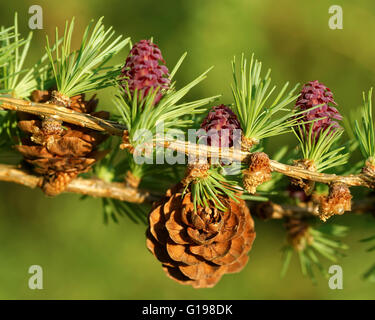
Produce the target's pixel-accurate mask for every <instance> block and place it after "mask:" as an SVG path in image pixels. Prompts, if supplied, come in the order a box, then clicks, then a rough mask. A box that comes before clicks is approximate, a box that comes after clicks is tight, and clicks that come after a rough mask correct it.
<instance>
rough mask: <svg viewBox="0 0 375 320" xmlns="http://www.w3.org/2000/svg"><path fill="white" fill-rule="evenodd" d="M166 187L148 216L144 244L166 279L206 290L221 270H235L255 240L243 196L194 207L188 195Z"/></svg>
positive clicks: (212, 284) (246, 255) (179, 187)
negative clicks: (218, 205) (217, 205)
mask: <svg viewBox="0 0 375 320" xmlns="http://www.w3.org/2000/svg"><path fill="white" fill-rule="evenodd" d="M178 189H179V190H176V188H174V189H173V190H169V191H168V192H167V195H166V196H165V198H164V199H163V200H161V201H160V202H158V203H156V204H155V205H154V207H153V209H152V211H151V213H150V214H149V228H148V230H147V234H146V235H147V247H148V249H149V250H150V251H151V253H152V254H153V255H154V256H155V257H156V258H157V259H158V260H159V261H160V262H161V263H162V266H163V270H164V271H165V272H166V274H167V276H168V277H170V278H171V279H173V280H175V281H177V282H179V283H181V284H185V285H191V286H193V287H194V288H210V287H213V286H215V284H216V283H217V282H218V281H219V280H220V279H221V277H222V276H223V275H224V274H226V273H236V272H239V271H241V270H242V269H243V268H244V267H245V265H246V263H247V261H248V259H249V257H248V253H249V251H250V250H251V247H252V244H253V241H254V239H255V231H254V221H253V219H252V217H251V215H250V212H249V209H248V208H247V206H246V203H245V202H244V201H243V200H239V203H237V202H235V201H234V200H232V199H226V201H225V202H226V208H227V210H226V211H225V212H222V211H218V210H217V209H216V208H215V207H205V208H203V207H199V206H198V208H197V210H196V211H195V210H194V203H193V200H192V198H191V197H192V196H191V194H190V193H187V194H185V195H184V196H183V195H182V194H181V193H180V192H181V190H182V189H183V188H181V184H180V185H178Z"/></svg>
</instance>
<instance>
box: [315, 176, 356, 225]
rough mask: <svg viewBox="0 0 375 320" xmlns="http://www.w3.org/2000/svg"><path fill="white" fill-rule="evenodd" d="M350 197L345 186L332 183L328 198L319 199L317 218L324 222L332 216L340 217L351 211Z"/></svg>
mask: <svg viewBox="0 0 375 320" xmlns="http://www.w3.org/2000/svg"><path fill="white" fill-rule="evenodd" d="M351 199H352V195H351V194H350V190H349V188H348V186H347V185H346V184H343V183H333V184H332V185H330V188H329V194H328V196H326V197H325V196H323V197H321V199H320V206H319V217H320V219H321V220H322V221H326V220H327V219H329V218H330V217H331V216H333V215H342V214H343V213H344V212H345V211H350V210H351Z"/></svg>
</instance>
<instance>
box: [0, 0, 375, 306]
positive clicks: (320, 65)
mask: <svg viewBox="0 0 375 320" xmlns="http://www.w3.org/2000/svg"><path fill="white" fill-rule="evenodd" d="M33 4H39V5H41V6H42V8H43V15H44V30H38V31H35V32H34V41H33V45H32V48H31V53H30V56H29V57H30V65H31V64H32V63H34V62H35V61H36V59H37V58H38V56H40V54H41V52H43V50H44V43H45V34H46V33H47V34H49V35H50V36H52V35H53V31H54V28H55V26H59V27H63V25H64V22H65V20H66V19H70V18H71V17H72V16H75V17H76V22H77V28H76V32H77V33H76V34H77V36H76V38H75V39H76V41H77V44H78V41H79V39H80V37H81V34H82V30H83V28H84V27H85V25H86V24H87V23H88V22H89V20H90V19H92V18H95V19H96V18H99V17H100V16H102V15H103V16H105V20H104V22H105V24H106V25H113V26H114V28H115V30H117V31H118V32H119V33H123V34H124V35H125V36H131V37H132V39H133V41H134V42H135V41H138V40H140V39H143V38H149V37H151V36H153V37H154V41H155V42H156V43H157V44H158V45H159V46H160V48H161V50H162V51H163V55H164V58H165V59H166V61H167V65H168V66H169V67H172V66H173V65H174V64H175V63H176V61H177V59H178V58H179V56H180V55H181V54H182V53H183V52H184V51H188V53H189V55H188V58H187V60H186V61H185V63H184V65H183V67H182V68H181V70H180V72H179V74H178V77H177V80H178V82H179V83H180V84H183V83H186V82H187V81H189V80H191V79H192V78H193V77H195V76H197V75H198V74H199V73H201V72H203V71H204V70H206V69H207V68H208V67H209V66H211V65H214V66H215V68H214V69H213V70H212V71H211V72H210V74H209V77H208V79H207V80H205V81H204V83H203V84H201V85H200V86H199V87H198V88H196V89H195V90H194V92H193V94H192V95H191V96H192V97H194V98H199V97H203V96H209V95H215V94H218V93H222V94H223V98H222V102H224V103H225V102H231V93H230V83H231V69H230V60H231V58H232V56H233V55H235V54H236V55H239V54H241V53H242V52H246V53H248V54H251V53H252V52H255V54H256V56H257V57H259V58H260V59H261V60H262V61H263V63H264V66H265V67H271V68H272V77H273V80H274V82H275V83H276V84H278V85H281V84H282V83H283V82H285V81H290V82H291V83H292V84H294V83H297V82H300V83H305V82H307V81H310V80H316V79H318V80H320V81H321V82H323V83H324V84H326V85H327V86H328V87H330V88H331V90H332V91H333V92H334V95H335V99H336V101H337V102H338V103H339V106H340V110H341V112H342V113H343V114H344V115H346V116H349V115H350V114H351V113H353V112H354V113H356V110H358V109H357V108H358V106H359V104H360V103H361V93H362V91H363V90H367V89H368V88H369V87H370V86H372V85H374V84H375V81H374V75H375V59H374V56H375V42H374V41H373V35H374V32H375V19H374V17H375V2H374V1H373V0H362V1H360V2H356V3H355V2H353V1H350V0H346V1H343V0H337V1H334V3H333V2H332V1H323V0H322V1H299V0H284V1H276V0H221V1H217V0H205V1H202V0H189V1H187V0H185V1H176V0H159V1H154V0H138V1H132V0H106V1H99V0H91V1H86V0H81V1H73V0H64V1H37V2H35V1H26V0H24V1H20V0H15V1H12V2H9V1H7V2H6V1H1V2H0V19H1V20H0V21H1V24H4V25H10V24H12V21H13V14H14V11H18V13H19V21H20V27H21V31H23V32H24V34H25V33H26V32H28V30H27V21H28V18H29V15H28V8H29V6H30V5H33ZM332 4H338V5H341V6H342V8H343V13H344V29H343V30H331V29H329V27H328V19H329V17H330V15H329V13H328V8H329V7H330V6H331V5H332ZM125 57H126V52H124V53H123V56H121V57H118V58H117V62H122V61H124V60H125ZM110 95H111V93H110V92H102V93H100V95H99V96H100V98H101V103H100V105H101V106H102V107H103V108H107V109H110V108H111V104H110ZM287 142H288V143H291V144H293V145H294V144H295V141H294V139H293V137H292V136H291V135H290V136H283V137H276V138H273V139H272V140H271V141H270V143H269V145H270V146H271V148H272V146H274V149H277V148H278V146H280V145H281V144H284V143H287ZM332 219H333V221H334V222H337V223H339V224H342V225H350V226H351V232H350V234H349V236H348V238H347V242H348V243H349V245H350V250H349V252H348V253H349V257H347V258H344V259H343V260H342V261H340V265H341V266H342V267H343V270H344V289H343V290H330V289H329V287H328V282H327V280H326V279H324V278H322V277H320V278H319V281H318V284H317V285H316V286H314V285H312V283H311V281H310V280H309V279H306V278H303V277H302V275H301V273H300V269H299V267H298V261H297V259H296V257H294V258H293V260H292V265H291V268H290V270H289V272H288V273H287V276H286V277H285V278H283V279H280V276H279V273H280V268H281V264H282V263H281V259H280V258H281V251H280V249H281V247H282V245H283V244H284V238H285V234H284V231H283V228H282V225H281V223H280V222H278V221H270V222H262V221H259V220H256V231H257V239H256V241H255V243H254V247H253V249H252V251H251V257H250V261H249V263H248V265H247V267H246V268H245V269H244V270H243V271H242V272H241V273H239V274H235V275H227V276H224V277H223V279H222V280H221V281H220V282H219V284H218V285H217V286H216V287H215V288H213V289H200V290H195V289H192V288H190V287H185V286H181V285H179V284H177V283H175V282H173V281H172V280H170V279H168V278H167V277H166V276H165V275H164V272H163V271H162V269H161V266H160V264H159V263H158V262H157V261H156V259H155V258H154V257H153V256H152V255H151V254H150V253H149V252H148V251H147V249H146V247H145V236H144V231H145V228H146V227H145V226H144V225H136V224H134V223H132V222H131V221H130V220H129V219H127V218H124V219H122V220H120V223H119V224H114V223H110V224H109V225H104V224H103V223H102V211H101V202H100V200H99V199H87V200H84V201H81V200H80V199H79V196H76V195H62V196H59V197H58V198H56V199H50V198H46V197H45V196H44V195H43V194H42V193H41V192H40V191H39V190H29V189H27V188H24V187H21V186H16V185H11V184H7V183H4V182H0V298H1V299H266V298H268V299H320V298H323V299H373V298H375V284H371V283H366V282H363V281H362V280H361V274H362V273H363V272H364V271H365V269H366V268H368V267H369V266H370V265H371V263H373V262H374V261H375V256H374V255H373V254H372V255H371V254H369V253H366V252H365V247H364V246H363V245H361V244H360V243H359V242H358V240H359V239H361V238H363V237H366V236H368V235H370V234H374V233H375V228H374V225H375V224H374V222H372V220H371V219H372V218H370V217H361V216H353V215H351V214H346V215H345V216H342V217H335V218H332ZM371 222H372V223H371ZM33 264H37V265H41V266H42V267H43V270H44V290H34V291H33V290H30V289H29V288H28V286H27V284H28V278H29V276H30V275H29V274H28V268H29V266H30V265H33ZM329 265H330V264H329V263H327V264H326V266H327V267H328V266H329Z"/></svg>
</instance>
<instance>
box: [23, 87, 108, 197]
mask: <svg viewBox="0 0 375 320" xmlns="http://www.w3.org/2000/svg"><path fill="white" fill-rule="evenodd" d="M31 99H32V101H34V102H41V103H42V102H47V101H51V93H50V92H48V91H39V90H36V91H34V92H33V93H32V96H31ZM97 103H98V100H97V99H95V97H92V98H91V99H90V100H88V101H86V100H85V96H84V95H79V96H76V97H73V98H71V99H70V103H69V105H68V108H69V109H71V110H74V111H76V112H82V113H90V114H93V115H95V116H97V117H101V118H106V117H108V113H106V112H97V113H95V112H94V111H95V108H96V106H97ZM18 126H19V128H20V129H21V130H22V131H24V132H25V133H27V137H26V138H24V139H23V140H22V145H18V146H16V149H17V150H18V151H19V152H20V153H22V155H23V156H24V160H25V161H26V162H27V163H29V164H31V165H32V167H33V170H34V171H35V172H36V173H38V174H41V175H43V176H44V179H43V183H42V186H41V187H42V189H43V191H44V192H45V193H46V194H47V195H49V196H55V195H58V194H59V193H61V192H63V191H64V190H65V188H66V186H67V185H68V184H69V182H70V181H71V180H72V179H74V178H75V177H76V176H77V175H78V174H80V173H83V172H87V171H88V170H89V169H90V168H91V166H92V165H93V164H94V163H95V162H96V161H97V160H98V159H100V158H101V157H102V156H103V155H104V154H105V153H104V152H100V151H98V150H97V146H98V145H99V144H100V143H101V142H102V141H104V140H105V139H106V138H107V137H106V136H105V135H103V134H101V133H99V132H96V131H94V130H90V129H88V128H82V127H79V126H75V125H72V124H69V123H61V122H58V121H56V120H53V119H44V120H40V119H39V118H38V117H35V116H32V115H29V114H25V113H19V122H18Z"/></svg>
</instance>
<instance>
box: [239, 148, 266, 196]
mask: <svg viewBox="0 0 375 320" xmlns="http://www.w3.org/2000/svg"><path fill="white" fill-rule="evenodd" d="M248 163H249V168H248V169H245V170H244V171H243V185H244V188H245V189H246V190H247V191H248V192H249V193H251V194H254V193H255V192H256V188H257V187H258V186H259V185H261V184H262V183H264V182H266V181H268V180H270V179H271V167H270V159H269V157H268V155H267V154H265V153H264V152H255V153H252V154H251V155H250V156H249V158H248Z"/></svg>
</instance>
